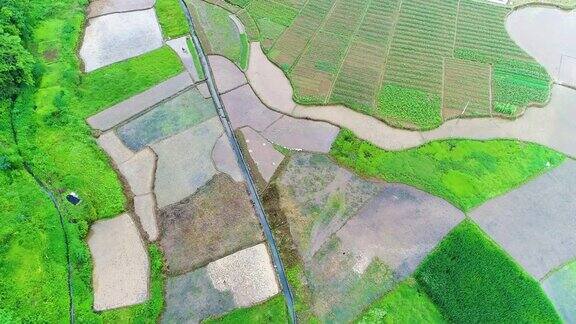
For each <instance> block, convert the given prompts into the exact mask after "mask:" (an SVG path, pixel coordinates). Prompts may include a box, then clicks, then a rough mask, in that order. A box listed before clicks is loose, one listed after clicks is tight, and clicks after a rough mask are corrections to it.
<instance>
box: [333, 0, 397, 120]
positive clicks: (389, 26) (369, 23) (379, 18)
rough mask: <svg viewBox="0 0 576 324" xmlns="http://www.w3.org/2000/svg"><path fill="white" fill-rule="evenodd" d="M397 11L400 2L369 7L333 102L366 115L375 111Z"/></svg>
mask: <svg viewBox="0 0 576 324" xmlns="http://www.w3.org/2000/svg"><path fill="white" fill-rule="evenodd" d="M398 8H399V1H398V0H396V1H386V0H374V1H372V2H371V3H370V6H369V7H368V8H367V11H366V15H365V17H364V20H363V22H362V24H361V25H360V28H359V32H358V34H357V35H355V39H354V41H353V42H352V44H351V46H350V49H349V51H348V54H347V56H346V58H345V60H344V62H343V64H342V69H341V72H340V74H339V76H338V79H337V80H336V81H335V84H334V86H333V90H332V94H331V98H330V101H331V102H334V103H340V104H344V105H347V106H348V107H351V108H353V109H356V110H360V111H363V112H368V111H371V110H372V109H373V107H374V106H375V102H374V101H375V96H376V94H377V92H378V90H379V87H380V80H381V77H382V73H383V70H384V65H385V63H386V52H387V47H388V43H389V41H390V38H391V35H392V30H393V29H394V21H395V16H396V14H397V11H398Z"/></svg>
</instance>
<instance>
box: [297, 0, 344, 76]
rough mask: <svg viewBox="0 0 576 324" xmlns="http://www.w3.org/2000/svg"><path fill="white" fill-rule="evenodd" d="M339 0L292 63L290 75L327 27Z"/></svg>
mask: <svg viewBox="0 0 576 324" xmlns="http://www.w3.org/2000/svg"><path fill="white" fill-rule="evenodd" d="M338 1H339V0H336V1H334V3H333V4H332V7H330V10H328V13H327V14H326V16H325V17H324V18H323V19H322V23H321V24H320V26H319V27H318V29H316V30H315V31H314V34H313V35H312V37H310V39H309V40H308V41H307V42H306V46H304V48H303V49H302V51H300V54H298V57H296V59H295V60H294V62H293V63H292V66H290V69H288V73H292V69H293V68H294V67H295V66H296V65H298V63H299V62H300V59H301V58H302V56H304V54H305V53H306V51H307V50H308V48H309V47H310V44H312V42H313V41H314V40H315V39H316V37H318V34H319V33H320V31H321V30H322V29H324V26H325V25H326V22H327V21H328V17H330V15H331V14H332V12H333V11H334V8H336V4H337V3H338Z"/></svg>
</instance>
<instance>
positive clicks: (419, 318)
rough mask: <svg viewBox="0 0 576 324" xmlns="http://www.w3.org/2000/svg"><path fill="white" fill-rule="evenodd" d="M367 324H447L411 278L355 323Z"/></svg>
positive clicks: (369, 308) (380, 300)
mask: <svg viewBox="0 0 576 324" xmlns="http://www.w3.org/2000/svg"><path fill="white" fill-rule="evenodd" d="M356 322H357V323H359V324H369V323H447V321H446V320H445V319H444V317H442V314H440V311H439V310H438V309H437V308H436V305H434V303H433V302H432V300H430V297H428V295H426V293H425V292H424V291H423V290H422V288H421V287H420V286H419V285H418V283H417V282H416V281H415V280H414V279H413V278H408V279H407V280H406V281H404V282H402V283H400V284H399V285H398V286H397V287H396V288H394V290H392V291H391V292H389V293H388V294H386V295H384V297H382V298H381V299H379V300H377V301H376V302H374V303H373V304H372V305H370V306H369V307H368V308H367V309H366V310H364V312H363V313H362V315H361V316H360V317H359V318H358V319H357V321H356Z"/></svg>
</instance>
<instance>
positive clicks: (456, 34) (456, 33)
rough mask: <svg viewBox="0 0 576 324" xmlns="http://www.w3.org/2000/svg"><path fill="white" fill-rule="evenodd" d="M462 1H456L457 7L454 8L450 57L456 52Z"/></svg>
mask: <svg viewBox="0 0 576 324" xmlns="http://www.w3.org/2000/svg"><path fill="white" fill-rule="evenodd" d="M461 3H462V0H458V6H457V7H456V18H455V19H454V38H453V39H452V56H454V52H456V39H457V38H458V18H459V17H460V4H461Z"/></svg>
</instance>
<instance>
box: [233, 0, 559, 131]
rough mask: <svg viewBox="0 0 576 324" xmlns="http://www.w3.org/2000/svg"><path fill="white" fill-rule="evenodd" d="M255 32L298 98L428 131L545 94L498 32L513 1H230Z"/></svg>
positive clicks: (545, 82) (512, 112)
mask: <svg viewBox="0 0 576 324" xmlns="http://www.w3.org/2000/svg"><path fill="white" fill-rule="evenodd" d="M228 2H229V3H230V4H232V5H236V6H239V7H240V8H239V9H238V13H239V14H238V16H239V17H240V19H242V21H244V22H245V24H246V25H247V26H252V27H251V28H250V29H253V28H254V27H253V25H254V24H255V25H256V27H257V28H258V29H259V34H257V33H253V34H255V35H256V36H254V37H251V39H252V41H260V42H261V44H262V47H263V49H264V51H265V52H266V53H267V55H268V57H269V58H270V59H271V60H272V61H273V62H274V63H276V64H277V65H278V66H279V67H280V68H282V69H283V70H284V71H285V73H286V74H287V76H288V78H289V79H290V80H291V83H292V85H293V87H294V98H295V100H296V101H297V102H299V103H302V104H344V105H346V106H348V107H350V108H352V109H355V110H357V111H360V112H363V113H366V114H369V115H372V116H375V117H377V118H379V119H382V120H384V121H386V122H388V123H390V124H392V125H396V126H400V127H408V128H419V129H430V128H434V127H437V126H439V125H440V124H441V123H442V122H443V121H445V120H447V119H450V118H455V117H459V116H461V115H463V116H488V115H503V116H511V117H515V116H517V115H518V114H519V113H521V112H522V110H523V108H525V107H526V106H528V105H530V104H544V103H545V102H546V101H547V100H548V97H549V95H550V87H551V80H550V77H549V76H548V74H547V72H546V71H545V70H544V68H543V67H541V66H540V65H539V64H538V63H537V62H536V61H535V60H534V59H532V58H531V57H530V56H528V55H527V54H526V53H525V52H524V51H523V50H522V49H520V47H518V46H517V45H516V44H515V43H514V41H513V40H511V39H510V37H509V36H508V33H507V32H506V29H505V18H506V16H507V15H508V14H509V13H510V12H511V11H512V10H513V7H508V6H499V5H494V4H491V3H489V2H482V1H474V0H432V1H422V0H410V1H409V0H405V1H400V0H370V1H368V0H351V1H350V0H318V1H307V2H305V1H280V0H273V1H268V5H267V6H263V5H262V1H261V0H228Z"/></svg>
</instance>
